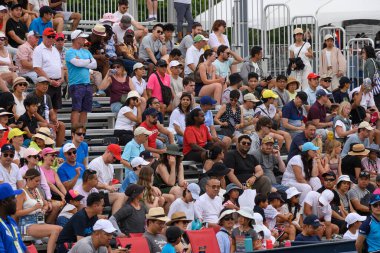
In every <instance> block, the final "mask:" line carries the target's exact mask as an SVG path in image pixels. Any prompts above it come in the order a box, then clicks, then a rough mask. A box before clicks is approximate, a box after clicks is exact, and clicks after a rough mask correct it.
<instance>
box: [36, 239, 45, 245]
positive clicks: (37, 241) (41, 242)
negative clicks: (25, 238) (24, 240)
mask: <svg viewBox="0 0 380 253" xmlns="http://www.w3.org/2000/svg"><path fill="white" fill-rule="evenodd" d="M34 243H35V244H37V245H42V244H44V242H43V241H42V240H35V241H34Z"/></svg>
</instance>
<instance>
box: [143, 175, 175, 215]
mask: <svg viewBox="0 0 380 253" xmlns="http://www.w3.org/2000/svg"><path fill="white" fill-rule="evenodd" d="M153 181H154V170H153V169H152V168H151V167H143V168H142V169H141V171H140V174H139V179H138V181H137V184H138V185H141V186H144V187H145V189H144V194H143V201H144V203H145V206H146V208H147V209H148V210H149V209H150V208H152V207H164V208H165V209H166V212H167V210H169V206H170V204H171V203H173V201H174V200H175V197H174V195H172V194H162V193H161V191H160V190H159V189H158V188H157V187H154V186H153Z"/></svg>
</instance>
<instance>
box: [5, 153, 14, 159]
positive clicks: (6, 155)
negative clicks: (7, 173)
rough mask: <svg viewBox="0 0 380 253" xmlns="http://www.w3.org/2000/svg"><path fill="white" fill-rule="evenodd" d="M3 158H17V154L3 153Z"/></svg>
mask: <svg viewBox="0 0 380 253" xmlns="http://www.w3.org/2000/svg"><path fill="white" fill-rule="evenodd" d="M3 156H4V157H5V158H7V157H8V156H9V157H10V158H13V157H15V154H13V153H11V154H8V153H3Z"/></svg>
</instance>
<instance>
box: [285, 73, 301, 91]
mask: <svg viewBox="0 0 380 253" xmlns="http://www.w3.org/2000/svg"><path fill="white" fill-rule="evenodd" d="M291 83H296V84H297V88H296V90H298V88H299V87H300V82H299V81H298V80H297V79H295V78H294V77H291V76H289V77H288V80H287V82H286V89H288V86H289V84H291Z"/></svg>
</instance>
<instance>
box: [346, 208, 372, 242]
mask: <svg viewBox="0 0 380 253" xmlns="http://www.w3.org/2000/svg"><path fill="white" fill-rule="evenodd" d="M366 218H367V217H366V216H361V215H359V214H357V213H349V214H348V215H347V216H346V218H345V219H344V220H345V221H346V223H347V228H348V230H347V232H346V233H345V234H344V235H343V239H346V240H356V239H358V235H359V227H360V225H361V224H362V222H363V221H365V220H366Z"/></svg>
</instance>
